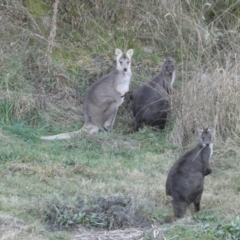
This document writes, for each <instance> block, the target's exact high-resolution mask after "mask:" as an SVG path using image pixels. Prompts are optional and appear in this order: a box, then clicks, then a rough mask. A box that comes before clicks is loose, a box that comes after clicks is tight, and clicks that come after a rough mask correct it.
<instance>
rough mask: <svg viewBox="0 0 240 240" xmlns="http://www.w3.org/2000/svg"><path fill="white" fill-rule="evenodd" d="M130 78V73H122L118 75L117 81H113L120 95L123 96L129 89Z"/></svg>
mask: <svg viewBox="0 0 240 240" xmlns="http://www.w3.org/2000/svg"><path fill="white" fill-rule="evenodd" d="M130 80H131V74H130V73H125V74H124V73H123V74H121V75H120V76H118V78H117V81H116V83H115V89H116V91H117V92H119V93H120V95H121V96H124V95H125V94H126V93H127V92H128V91H129V84H130Z"/></svg>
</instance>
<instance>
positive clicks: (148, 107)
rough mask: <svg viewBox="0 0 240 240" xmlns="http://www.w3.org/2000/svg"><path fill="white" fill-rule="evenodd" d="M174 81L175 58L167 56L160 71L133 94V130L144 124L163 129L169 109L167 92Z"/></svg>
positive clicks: (168, 92)
mask: <svg viewBox="0 0 240 240" xmlns="http://www.w3.org/2000/svg"><path fill="white" fill-rule="evenodd" d="M174 81H175V60H174V58H173V56H171V57H168V58H167V59H165V60H164V62H163V64H162V70H161V72H160V73H159V74H158V75H156V76H155V77H154V78H153V79H152V80H151V81H150V82H149V83H147V84H144V85H143V86H141V87H140V88H139V90H138V91H137V92H136V94H135V95H134V99H133V116H134V121H135V122H134V131H138V130H139V128H142V127H143V126H144V125H151V126H153V127H158V128H160V129H163V128H164V127H165V124H166V119H167V114H168V112H169V110H170V107H171V105H170V99H169V94H170V92H171V89H172V85H173V83H174Z"/></svg>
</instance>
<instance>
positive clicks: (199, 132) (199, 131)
mask: <svg viewBox="0 0 240 240" xmlns="http://www.w3.org/2000/svg"><path fill="white" fill-rule="evenodd" d="M197 132H198V134H199V135H200V134H202V132H203V128H202V127H197Z"/></svg>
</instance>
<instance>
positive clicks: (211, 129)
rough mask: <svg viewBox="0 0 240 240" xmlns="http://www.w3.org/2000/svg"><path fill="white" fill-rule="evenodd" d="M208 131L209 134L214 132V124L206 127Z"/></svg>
mask: <svg viewBox="0 0 240 240" xmlns="http://www.w3.org/2000/svg"><path fill="white" fill-rule="evenodd" d="M208 131H209V132H210V133H211V134H214V133H215V128H214V126H210V127H208Z"/></svg>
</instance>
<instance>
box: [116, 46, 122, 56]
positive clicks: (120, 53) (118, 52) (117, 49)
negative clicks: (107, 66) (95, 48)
mask: <svg viewBox="0 0 240 240" xmlns="http://www.w3.org/2000/svg"><path fill="white" fill-rule="evenodd" d="M115 54H116V56H117V57H120V56H121V55H122V51H121V50H120V49H119V48H116V49H115Z"/></svg>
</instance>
